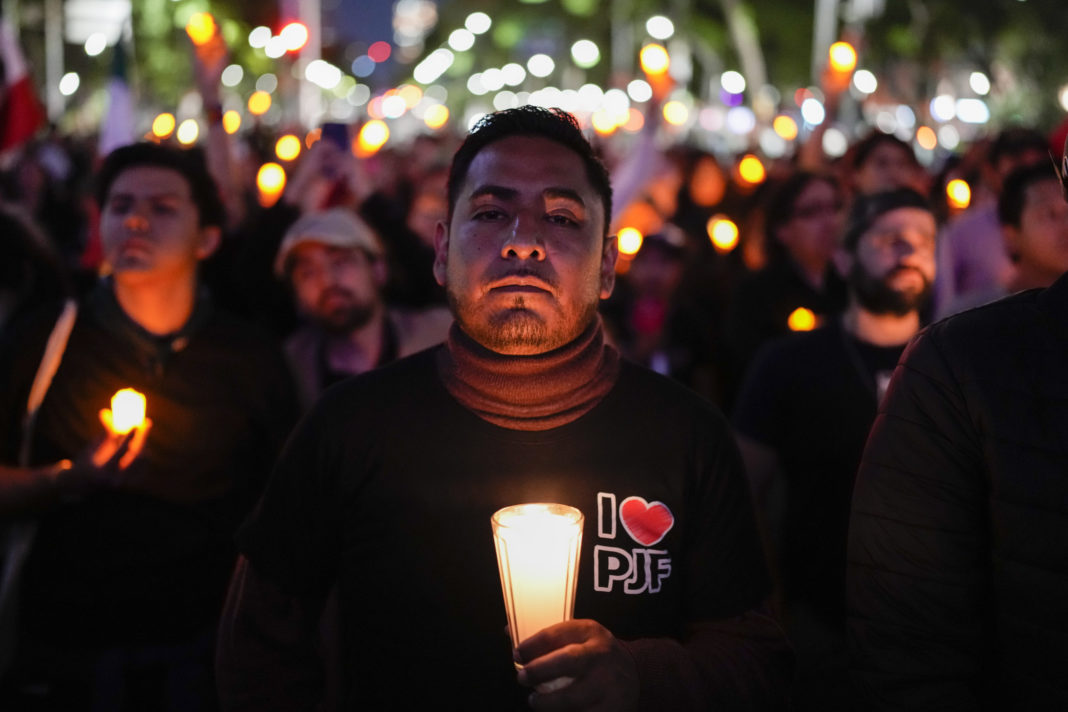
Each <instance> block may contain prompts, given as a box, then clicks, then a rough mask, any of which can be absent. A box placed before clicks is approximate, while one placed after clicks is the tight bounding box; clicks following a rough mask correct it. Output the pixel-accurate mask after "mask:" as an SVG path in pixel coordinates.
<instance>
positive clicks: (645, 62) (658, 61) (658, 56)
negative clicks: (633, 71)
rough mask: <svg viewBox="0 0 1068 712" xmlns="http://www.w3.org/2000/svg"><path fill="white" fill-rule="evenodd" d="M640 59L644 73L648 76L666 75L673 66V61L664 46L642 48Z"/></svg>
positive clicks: (652, 45)
mask: <svg viewBox="0 0 1068 712" xmlns="http://www.w3.org/2000/svg"><path fill="white" fill-rule="evenodd" d="M639 59H640V61H641V65H642V71H644V72H645V73H646V74H654V75H655V74H665V73H666V72H667V70H668V67H670V66H671V59H670V58H669V57H668V52H667V50H666V49H664V46H663V45H658V44H655V43H653V44H647V45H645V46H644V47H642V51H641V54H640V55H639Z"/></svg>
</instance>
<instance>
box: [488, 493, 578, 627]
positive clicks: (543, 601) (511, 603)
mask: <svg viewBox="0 0 1068 712" xmlns="http://www.w3.org/2000/svg"><path fill="white" fill-rule="evenodd" d="M582 519H583V518H582V512H580V511H579V510H577V509H575V508H574V507H568V506H566V505H563V504H516V505H512V506H511V507H505V508H504V509H500V510H498V511H497V512H496V513H495V514H494V515H493V518H492V523H493V541H494V544H495V545H496V547H497V565H498V566H499V568H500V573H501V588H502V589H503V591H504V606H505V608H506V609H507V610H508V629H509V631H511V634H512V644H513V645H515V646H518V645H519V643H521V642H522V641H523V640H526V639H527V638H529V637H530V636H531V635H533V634H534V633H537V632H538V631H540V630H542V629H543V628H547V627H548V626H551V625H553V624H555V623H559V622H561V621H566V620H571V616H572V614H573V612H574V609H575V585H576V583H577V578H578V562H579V550H580V548H581V545H582Z"/></svg>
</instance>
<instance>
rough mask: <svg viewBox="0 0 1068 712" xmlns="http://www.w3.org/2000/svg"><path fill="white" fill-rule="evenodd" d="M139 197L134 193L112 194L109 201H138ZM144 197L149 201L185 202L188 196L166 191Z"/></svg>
mask: <svg viewBox="0 0 1068 712" xmlns="http://www.w3.org/2000/svg"><path fill="white" fill-rule="evenodd" d="M137 197H138V196H137V195H134V194H133V193H132V192H126V193H111V194H110V195H108V200H109V201H112V200H115V199H122V200H136V199H137ZM143 197H145V198H148V199H149V200H161V199H163V200H168V199H169V200H185V199H187V196H185V195H183V194H182V193H179V192H177V191H164V192H162V193H152V194H150V195H146V196H143Z"/></svg>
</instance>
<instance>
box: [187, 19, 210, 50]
mask: <svg viewBox="0 0 1068 712" xmlns="http://www.w3.org/2000/svg"><path fill="white" fill-rule="evenodd" d="M185 31H186V33H187V34H188V35H189V39H191V40H193V44H195V45H197V46H198V47H199V46H201V45H204V44H207V43H208V42H210V41H211V40H212V38H213V37H215V33H216V32H218V26H217V25H216V24H215V18H214V17H212V16H211V13H208V12H196V13H193V15H192V16H191V17H190V18H189V22H187V23H186V25H185Z"/></svg>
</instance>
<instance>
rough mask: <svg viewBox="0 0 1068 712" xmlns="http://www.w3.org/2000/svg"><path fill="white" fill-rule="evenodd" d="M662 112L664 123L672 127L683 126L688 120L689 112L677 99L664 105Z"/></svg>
mask: <svg viewBox="0 0 1068 712" xmlns="http://www.w3.org/2000/svg"><path fill="white" fill-rule="evenodd" d="M663 112H664V121H667V122H668V123H669V124H671V125H672V126H683V125H684V124H685V123H686V122H687V121H689V119H690V110H689V109H687V108H686V105H685V104H683V103H682V102H681V101H678V100H677V99H676V100H672V101H669V102H667V103H666V104H664V109H663Z"/></svg>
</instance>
